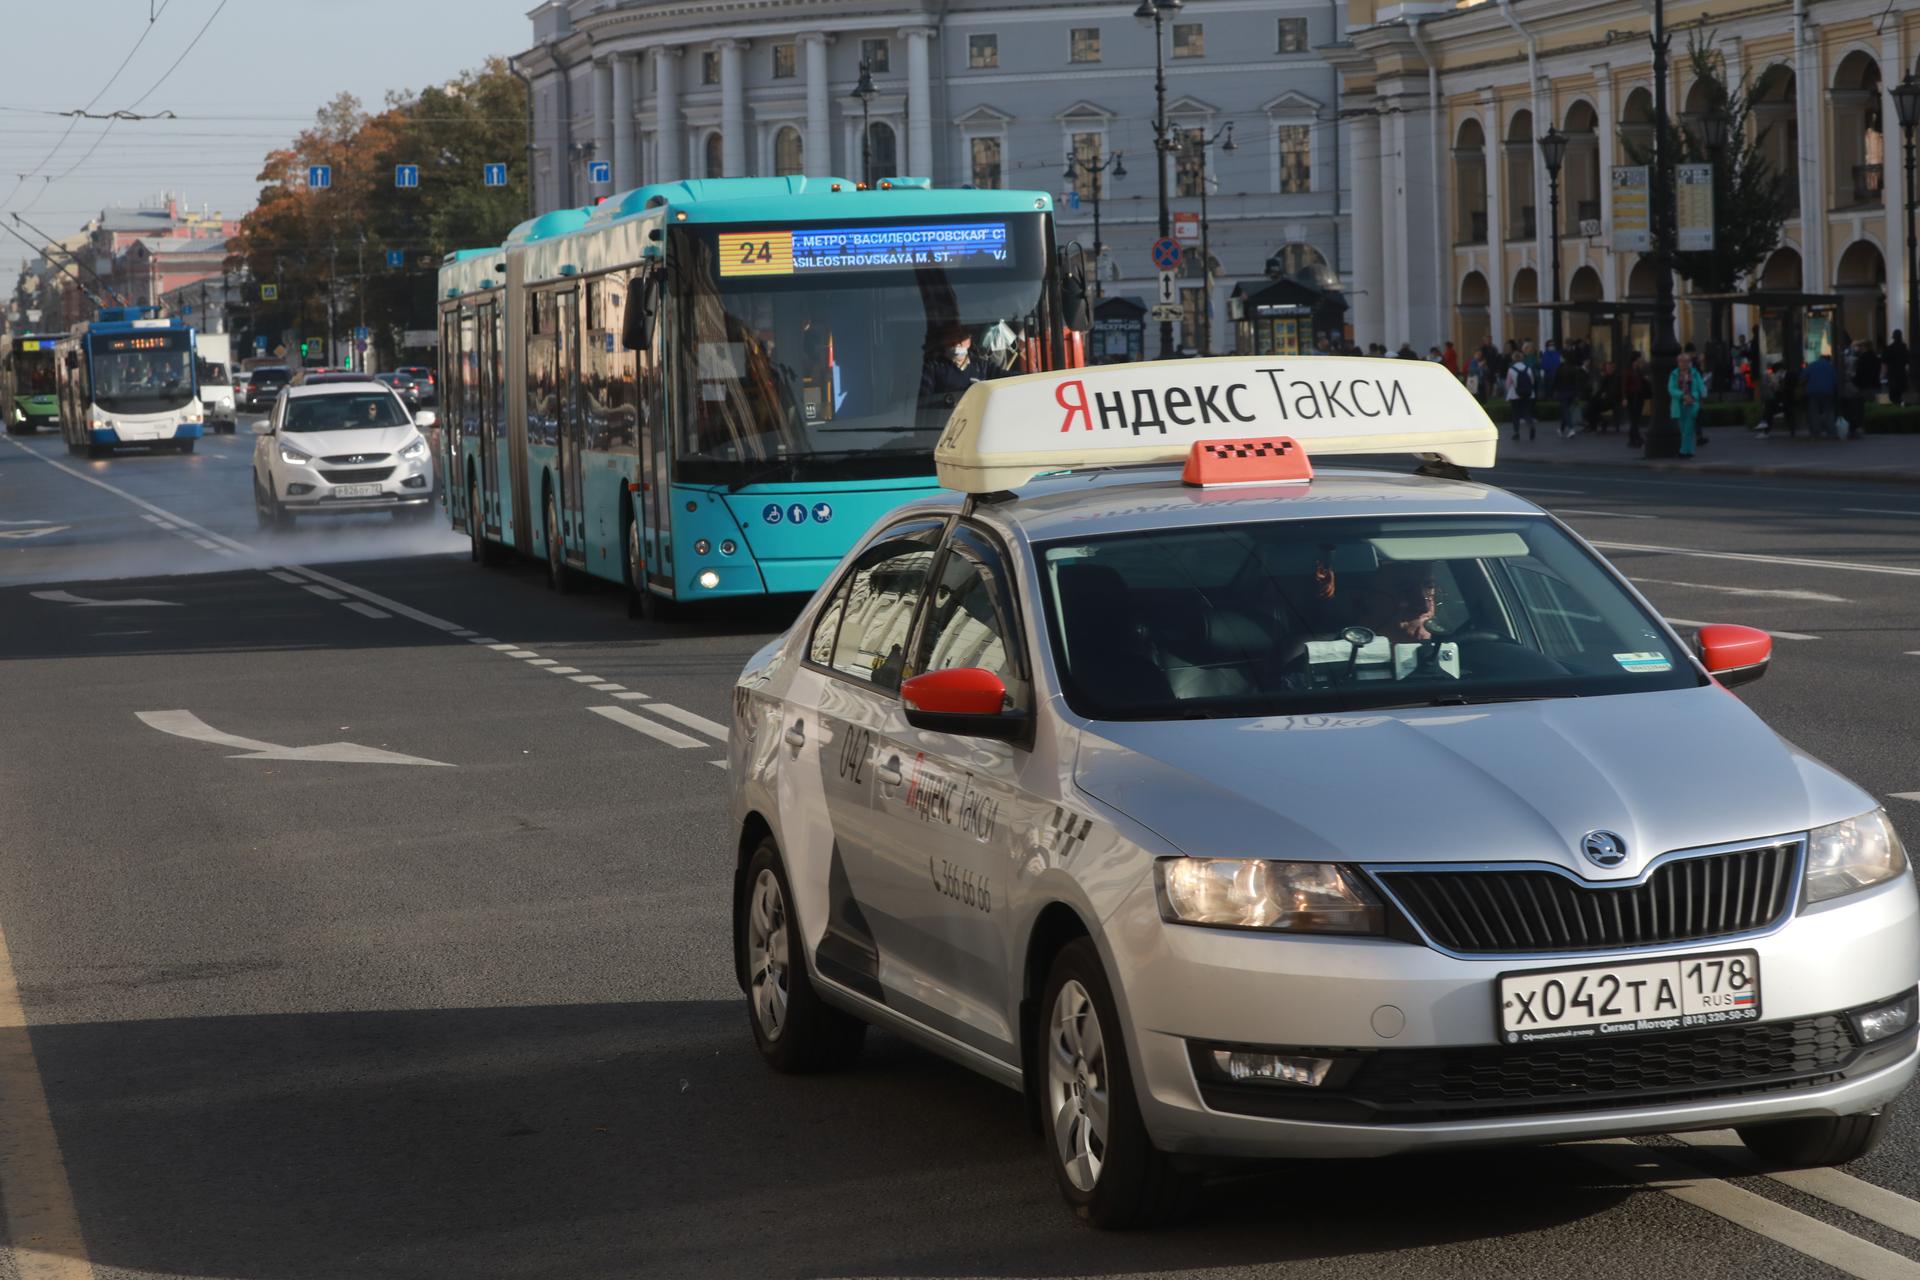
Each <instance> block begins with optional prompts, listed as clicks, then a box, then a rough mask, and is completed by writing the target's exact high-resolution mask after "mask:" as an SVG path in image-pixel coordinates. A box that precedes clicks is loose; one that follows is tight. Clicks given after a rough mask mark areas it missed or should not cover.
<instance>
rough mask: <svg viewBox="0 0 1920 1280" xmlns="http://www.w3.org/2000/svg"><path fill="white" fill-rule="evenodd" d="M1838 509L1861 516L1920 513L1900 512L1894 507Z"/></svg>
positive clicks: (1913, 514) (1917, 513)
mask: <svg viewBox="0 0 1920 1280" xmlns="http://www.w3.org/2000/svg"><path fill="white" fill-rule="evenodd" d="M1840 509H1841V510H1842V511H1851V512H1853V513H1854V514H1856V515H1863V516H1920V511H1901V510H1898V509H1897V508H1894V507H1842V508H1840Z"/></svg>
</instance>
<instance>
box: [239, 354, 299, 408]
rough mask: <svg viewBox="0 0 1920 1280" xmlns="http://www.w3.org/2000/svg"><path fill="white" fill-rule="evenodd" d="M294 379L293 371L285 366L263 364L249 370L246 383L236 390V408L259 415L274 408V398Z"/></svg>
mask: <svg viewBox="0 0 1920 1280" xmlns="http://www.w3.org/2000/svg"><path fill="white" fill-rule="evenodd" d="M292 379H293V370H291V369H289V368H287V367H286V366H285V365H283V364H263V365H259V366H257V367H255V368H252V369H249V370H247V374H246V379H245V381H243V382H241V383H240V384H239V385H237V386H236V387H235V388H234V396H233V398H234V401H235V404H236V407H237V408H239V409H242V410H245V411H246V412H248V413H259V412H261V411H263V410H266V409H271V408H272V407H273V401H274V397H276V396H278V395H279V394H280V389H281V388H282V387H284V386H286V385H287V383H288V382H290V381H292Z"/></svg>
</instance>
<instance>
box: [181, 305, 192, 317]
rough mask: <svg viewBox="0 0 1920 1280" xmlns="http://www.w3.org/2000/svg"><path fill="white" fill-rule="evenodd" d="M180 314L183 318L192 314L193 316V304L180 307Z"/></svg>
mask: <svg viewBox="0 0 1920 1280" xmlns="http://www.w3.org/2000/svg"><path fill="white" fill-rule="evenodd" d="M180 314H181V315H183V316H190V315H192V314H193V304H192V303H188V304H187V305H186V306H184V307H182V308H180Z"/></svg>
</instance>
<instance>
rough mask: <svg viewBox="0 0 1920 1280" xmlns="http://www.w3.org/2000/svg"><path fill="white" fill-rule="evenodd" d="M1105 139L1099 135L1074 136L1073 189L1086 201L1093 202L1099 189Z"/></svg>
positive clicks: (1082, 134) (1081, 134)
mask: <svg viewBox="0 0 1920 1280" xmlns="http://www.w3.org/2000/svg"><path fill="white" fill-rule="evenodd" d="M1104 141H1105V139H1104V138H1103V137H1102V136H1101V135H1100V134H1097V133H1076V134H1074V135H1073V189H1074V192H1075V193H1076V194H1078V195H1079V197H1080V198H1081V199H1082V200H1084V201H1091V200H1092V199H1093V193H1094V192H1095V191H1096V190H1098V189H1099V188H1098V187H1097V186H1096V184H1097V183H1098V182H1099V181H1100V171H1099V165H1100V163H1101V160H1102V157H1101V155H1100V153H1101V151H1102V150H1104V148H1103V147H1102V146H1101V144H1102V143H1103V142H1104Z"/></svg>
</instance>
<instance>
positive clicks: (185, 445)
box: [173, 440, 195, 453]
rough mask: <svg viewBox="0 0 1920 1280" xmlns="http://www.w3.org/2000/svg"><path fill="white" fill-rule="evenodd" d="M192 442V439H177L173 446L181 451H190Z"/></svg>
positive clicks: (193, 442) (191, 450)
mask: <svg viewBox="0 0 1920 1280" xmlns="http://www.w3.org/2000/svg"><path fill="white" fill-rule="evenodd" d="M194 444H195V441H192V440H179V441H175V442H174V446H173V447H174V448H175V449H177V450H179V451H180V452H181V453H192V452H193V446H194Z"/></svg>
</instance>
